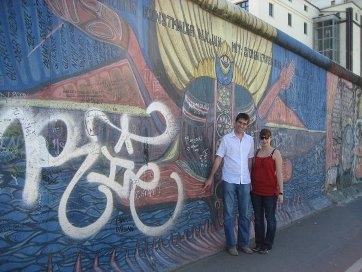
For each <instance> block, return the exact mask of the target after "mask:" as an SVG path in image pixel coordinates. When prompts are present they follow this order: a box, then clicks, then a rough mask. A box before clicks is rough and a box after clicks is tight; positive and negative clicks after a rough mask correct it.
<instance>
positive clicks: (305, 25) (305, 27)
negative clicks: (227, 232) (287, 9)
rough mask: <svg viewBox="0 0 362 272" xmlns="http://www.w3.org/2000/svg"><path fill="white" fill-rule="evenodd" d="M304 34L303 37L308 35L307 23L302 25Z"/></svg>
mask: <svg viewBox="0 0 362 272" xmlns="http://www.w3.org/2000/svg"><path fill="white" fill-rule="evenodd" d="M304 34H305V35H307V34H308V26H307V23H304Z"/></svg>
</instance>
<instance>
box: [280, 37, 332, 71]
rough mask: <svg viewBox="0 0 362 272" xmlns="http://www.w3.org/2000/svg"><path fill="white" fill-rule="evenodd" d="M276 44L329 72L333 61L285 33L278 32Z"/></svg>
mask: <svg viewBox="0 0 362 272" xmlns="http://www.w3.org/2000/svg"><path fill="white" fill-rule="evenodd" d="M274 43H275V44H278V45H279V46H281V47H283V48H287V49H288V50H289V51H291V52H294V53H296V54H298V55H299V56H301V57H305V58H306V59H307V60H309V61H310V62H312V63H313V64H316V65H317V66H320V67H321V68H324V69H326V70H328V68H329V67H330V65H331V64H332V61H331V60H330V59H329V58H327V57H326V56H324V55H322V54H320V53H318V52H317V51H314V50H313V49H312V48H310V47H308V46H306V45H305V44H303V43H301V42H300V41H298V40H296V39H294V38H292V37H290V36H289V35H287V34H286V33H284V32H283V31H280V30H278V31H277V37H276V38H275V40H274Z"/></svg>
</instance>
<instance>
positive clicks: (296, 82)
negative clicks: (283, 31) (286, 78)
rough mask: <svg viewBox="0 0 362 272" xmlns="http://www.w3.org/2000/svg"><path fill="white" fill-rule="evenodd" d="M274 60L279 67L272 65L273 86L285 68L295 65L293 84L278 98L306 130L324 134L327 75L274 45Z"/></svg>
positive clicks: (318, 68) (320, 69)
mask: <svg viewBox="0 0 362 272" xmlns="http://www.w3.org/2000/svg"><path fill="white" fill-rule="evenodd" d="M273 59H274V60H277V63H276V64H273V69H272V73H271V77H270V82H271V83H272V82H274V81H276V79H277V78H278V77H279V76H280V72H281V68H284V67H286V66H287V65H289V64H290V63H291V62H292V61H295V62H296V70H295V74H294V77H293V81H292V84H291V85H290V86H289V88H288V89H286V90H282V91H281V92H280V94H279V96H280V97H281V99H282V100H283V102H284V103H285V104H286V105H287V106H288V107H289V108H290V109H291V110H292V111H293V112H294V113H295V114H296V115H297V116H298V117H299V118H300V120H301V121H302V122H303V124H304V125H305V127H306V128H307V129H309V130H317V131H325V130H326V118H325V116H326V112H327V109H326V106H327V101H326V97H327V89H326V88H327V87H326V71H325V70H323V69H322V68H320V67H318V66H316V65H313V64H311V63H310V62H309V61H307V60H306V59H304V58H302V57H301V56H299V55H297V54H294V53H292V52H290V51H288V50H286V49H285V48H282V47H280V46H278V45H275V44H274V45H273ZM278 66H279V67H278ZM321 116H323V118H321Z"/></svg>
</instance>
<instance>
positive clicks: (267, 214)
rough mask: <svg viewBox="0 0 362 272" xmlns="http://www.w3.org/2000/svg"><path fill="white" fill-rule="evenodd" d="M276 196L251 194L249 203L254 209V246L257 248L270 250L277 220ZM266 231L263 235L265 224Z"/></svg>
mask: <svg viewBox="0 0 362 272" xmlns="http://www.w3.org/2000/svg"><path fill="white" fill-rule="evenodd" d="M277 199H278V197H277V196H260V195H256V194H254V193H251V201H252V203H253V209H254V217H255V219H254V221H255V222H254V223H255V225H254V228H255V245H256V247H259V248H265V249H269V250H270V249H272V247H273V242H274V237H275V232H276V229H277V220H276V217H275V211H276V207H277ZM264 218H265V221H266V224H267V230H266V233H265V222H264Z"/></svg>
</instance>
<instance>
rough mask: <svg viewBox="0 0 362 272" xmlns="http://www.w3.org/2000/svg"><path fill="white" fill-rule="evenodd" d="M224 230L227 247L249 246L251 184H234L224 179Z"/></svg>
mask: <svg viewBox="0 0 362 272" xmlns="http://www.w3.org/2000/svg"><path fill="white" fill-rule="evenodd" d="M223 204H224V231H225V238H226V247H227V248H228V249H230V248H233V247H236V245H238V246H239V247H247V246H248V245H249V227H250V215H251V205H250V184H232V183H228V182H226V181H223ZM235 207H237V208H238V212H239V218H238V231H237V234H238V235H237V242H236V239H235V219H234V218H235V212H234V211H235V209H234V208H235Z"/></svg>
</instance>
